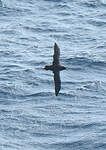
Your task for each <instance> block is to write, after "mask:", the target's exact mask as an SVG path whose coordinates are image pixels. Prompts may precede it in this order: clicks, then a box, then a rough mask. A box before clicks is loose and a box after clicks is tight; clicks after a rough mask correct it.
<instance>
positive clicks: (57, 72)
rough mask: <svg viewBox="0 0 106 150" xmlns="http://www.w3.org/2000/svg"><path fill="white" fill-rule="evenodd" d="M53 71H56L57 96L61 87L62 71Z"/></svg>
mask: <svg viewBox="0 0 106 150" xmlns="http://www.w3.org/2000/svg"><path fill="white" fill-rule="evenodd" d="M53 73H54V84H55V95H56V96H57V95H58V93H59V91H60V89H61V80H60V71H55V72H53Z"/></svg>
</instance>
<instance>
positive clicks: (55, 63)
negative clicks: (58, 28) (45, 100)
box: [44, 43, 66, 96]
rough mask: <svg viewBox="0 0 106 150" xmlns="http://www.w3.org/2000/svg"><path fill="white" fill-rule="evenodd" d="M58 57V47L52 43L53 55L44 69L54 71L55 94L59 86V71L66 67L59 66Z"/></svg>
mask: <svg viewBox="0 0 106 150" xmlns="http://www.w3.org/2000/svg"><path fill="white" fill-rule="evenodd" d="M59 57H60V49H59V47H58V45H57V44H56V43H55V44H54V55H53V63H52V65H50V66H45V68H44V69H46V70H51V71H53V73H54V83H55V94H56V96H57V95H58V93H59V91H60V88H61V80H60V71H62V70H64V69H66V68H65V67H64V66H61V65H60V63H59Z"/></svg>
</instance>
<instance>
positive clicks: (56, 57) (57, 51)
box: [53, 43, 60, 65]
mask: <svg viewBox="0 0 106 150" xmlns="http://www.w3.org/2000/svg"><path fill="white" fill-rule="evenodd" d="M59 57H60V48H59V47H58V45H57V44H56V43H55V44H54V55H53V65H59Z"/></svg>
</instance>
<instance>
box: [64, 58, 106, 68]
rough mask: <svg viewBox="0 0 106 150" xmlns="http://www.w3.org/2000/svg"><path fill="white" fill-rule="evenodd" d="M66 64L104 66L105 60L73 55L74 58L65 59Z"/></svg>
mask: <svg viewBox="0 0 106 150" xmlns="http://www.w3.org/2000/svg"><path fill="white" fill-rule="evenodd" d="M66 63H67V64H71V65H75V66H76V65H77V66H80V67H81V66H87V67H90V68H91V67H94V66H98V67H105V66H106V61H99V60H92V59H90V58H86V57H74V58H68V59H66Z"/></svg>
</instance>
